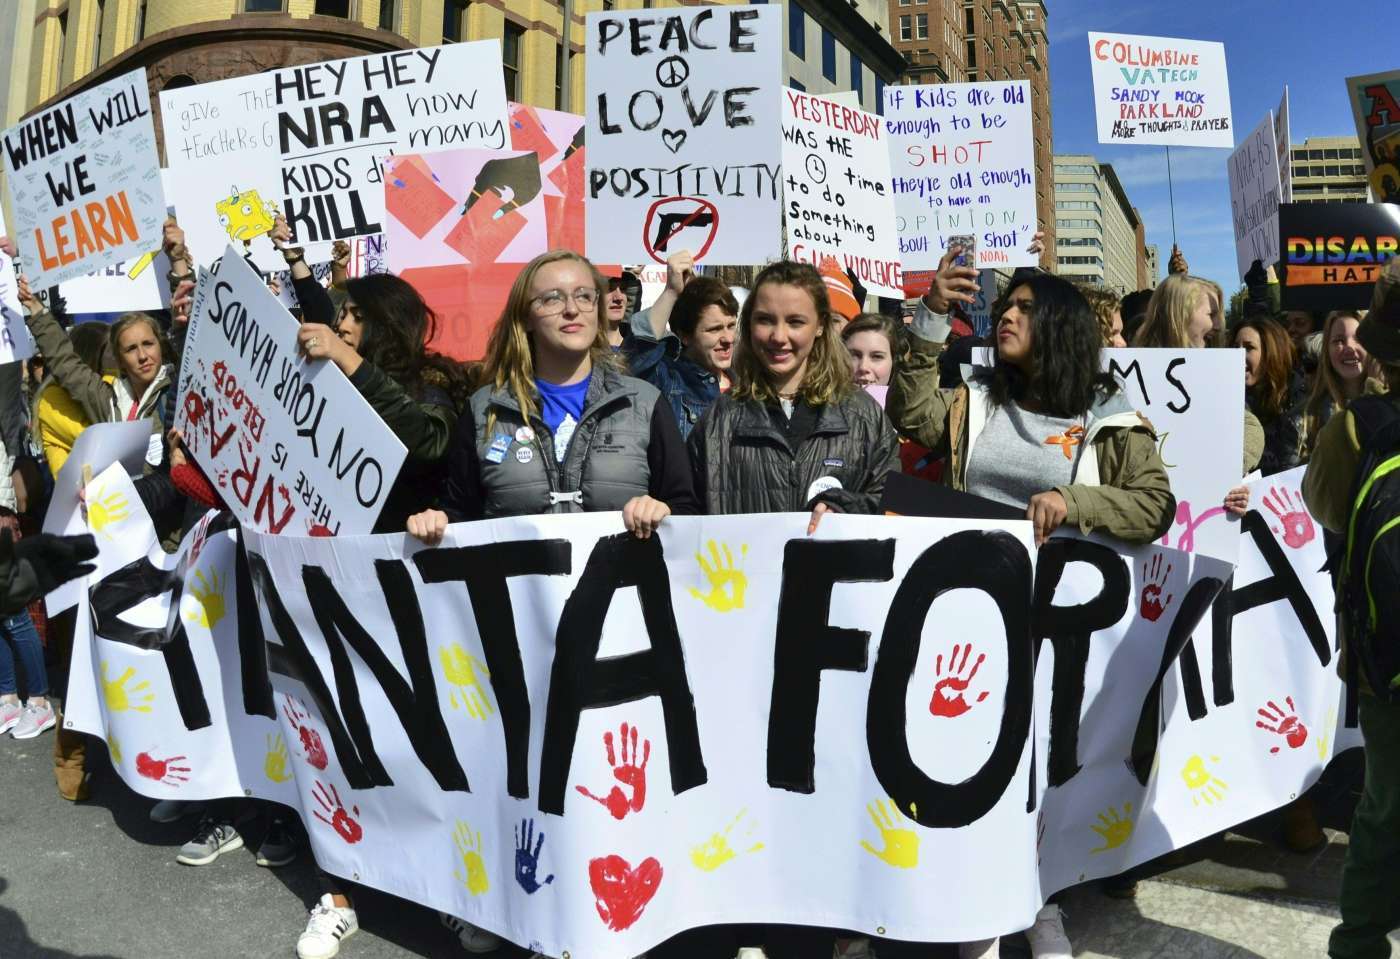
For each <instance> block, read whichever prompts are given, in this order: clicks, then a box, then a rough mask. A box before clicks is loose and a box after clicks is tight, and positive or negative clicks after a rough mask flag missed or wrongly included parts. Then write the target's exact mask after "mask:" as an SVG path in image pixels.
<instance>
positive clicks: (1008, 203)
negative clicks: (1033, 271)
mask: <svg viewBox="0 0 1400 959" xmlns="http://www.w3.org/2000/svg"><path fill="white" fill-rule="evenodd" d="M1031 116H1032V115H1031V95H1030V85H1029V84H1028V83H1027V82H1026V81H1025V80H1010V81H1005V82H988V83H947V84H942V85H938V86H917V87H905V86H888V87H885V133H886V134H887V135H888V142H889V151H890V168H891V171H892V174H893V176H892V179H891V183H892V185H893V187H894V197H895V209H896V212H897V213H898V215H899V249H900V256H901V258H902V259H903V262H904V267H905V269H907V270H934V269H937V268H938V263H939V260H941V259H942V258H943V254H944V253H945V252H946V250H947V247H948V237H950V236H958V235H974V236H976V237H977V239H978V242H977V266H978V267H981V268H993V267H1016V266H1035V265H1036V263H1037V262H1038V260H1037V256H1036V254H1034V253H1028V252H1026V248H1027V247H1028V246H1029V245H1030V242H1031V238H1032V237H1033V236H1034V235H1035V232H1036V206H1035V200H1036V197H1035V138H1034V135H1033V134H1032V132H1031Z"/></svg>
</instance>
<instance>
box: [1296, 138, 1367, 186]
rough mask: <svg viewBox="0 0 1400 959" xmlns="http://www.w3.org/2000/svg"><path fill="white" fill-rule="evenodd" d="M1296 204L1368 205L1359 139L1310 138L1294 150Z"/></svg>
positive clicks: (1364, 162) (1364, 165)
mask: <svg viewBox="0 0 1400 959" xmlns="http://www.w3.org/2000/svg"><path fill="white" fill-rule="evenodd" d="M1292 153H1293V157H1292V160H1293V162H1292V164H1291V166H1292V167H1293V202H1294V203H1368V202H1370V199H1369V198H1370V194H1369V193H1368V192H1367V187H1366V161H1365V160H1363V159H1362V157H1361V141H1360V140H1358V139H1357V138H1356V137H1354V136H1352V137H1308V138H1307V139H1306V140H1304V141H1303V142H1302V143H1295V144H1293V147H1292Z"/></svg>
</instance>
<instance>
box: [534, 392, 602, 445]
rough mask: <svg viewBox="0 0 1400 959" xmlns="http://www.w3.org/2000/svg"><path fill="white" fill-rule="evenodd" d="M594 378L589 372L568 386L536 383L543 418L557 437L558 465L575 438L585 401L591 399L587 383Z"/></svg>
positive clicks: (555, 437) (555, 438) (541, 417)
mask: <svg viewBox="0 0 1400 959" xmlns="http://www.w3.org/2000/svg"><path fill="white" fill-rule="evenodd" d="M592 379H593V374H592V373H590V374H588V375H587V376H585V377H584V378H583V379H581V380H579V381H578V382H577V383H572V384H570V385H568V386H555V385H554V384H553V383H546V382H545V381H544V380H539V379H537V380H535V389H537V390H539V391H540V419H542V420H544V425H545V426H548V427H549V431H550V432H551V433H553V434H554V459H555V460H556V461H557V462H560V463H562V462H564V453H565V451H567V450H568V448H569V440H570V439H572V438H573V435H574V430H575V429H576V428H577V427H578V421H579V420H581V419H583V402H584V400H585V399H586V398H587V397H588V383H589V381H590V380H592Z"/></svg>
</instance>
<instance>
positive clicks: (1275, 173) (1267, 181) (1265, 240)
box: [1227, 113, 1282, 278]
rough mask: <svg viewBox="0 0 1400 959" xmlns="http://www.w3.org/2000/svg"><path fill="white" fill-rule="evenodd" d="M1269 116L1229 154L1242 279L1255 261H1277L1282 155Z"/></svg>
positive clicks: (1231, 208)
mask: <svg viewBox="0 0 1400 959" xmlns="http://www.w3.org/2000/svg"><path fill="white" fill-rule="evenodd" d="M1274 129H1275V127H1274V115H1273V114H1272V113H1269V114H1268V115H1267V116H1265V117H1264V119H1263V120H1260V121H1259V125H1258V126H1257V127H1255V128H1254V129H1253V130H1252V131H1250V134H1249V136H1247V137H1245V139H1244V142H1243V143H1241V144H1240V145H1239V147H1238V148H1237V149H1236V150H1235V152H1234V153H1231V154H1230V160H1229V163H1228V164H1227V167H1228V169H1229V174H1230V215H1231V217H1232V218H1233V220H1234V223H1235V261H1236V262H1237V263H1238V265H1239V269H1240V277H1241V278H1243V277H1244V275H1245V274H1246V273H1247V272H1249V265H1250V264H1251V263H1253V262H1254V261H1255V260H1259V261H1261V262H1262V263H1263V264H1264V266H1266V267H1267V266H1272V265H1273V264H1275V263H1277V262H1278V205H1279V203H1280V202H1282V201H1281V200H1280V199H1279V195H1280V193H1281V192H1282V187H1281V186H1280V183H1279V166H1278V163H1279V152H1278V145H1277V143H1276V142H1275V141H1274Z"/></svg>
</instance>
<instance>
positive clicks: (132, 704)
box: [102, 660, 156, 713]
mask: <svg viewBox="0 0 1400 959" xmlns="http://www.w3.org/2000/svg"><path fill="white" fill-rule="evenodd" d="M135 675H136V667H134V666H128V667H126V671H125V672H123V673H122V674H121V675H120V676H118V677H117V678H116V679H109V678H108V677H107V662H106V661H105V660H104V661H103V663H102V698H103V699H104V700H106V702H107V708H108V709H109V710H111V711H112V712H114V713H124V712H127V711H128V710H129V711H132V712H138V713H149V712H150V711H151V703H152V702H154V701H155V698H156V696H155V693H152V692H148V691H147V690H149V689H150V688H151V684H150V683H148V682H146V681H145V680H142V681H141V682H139V683H137V684H136V685H135V686H132V687H131V688H130V689H128V688H127V685H126V684H127V682H128V681H130V680H131V679H132V677H134V676H135Z"/></svg>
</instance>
